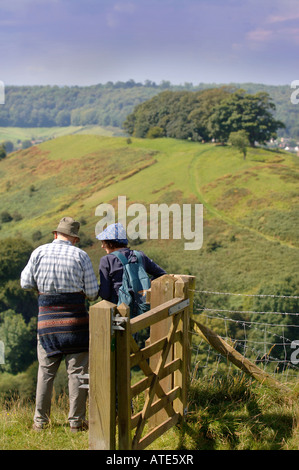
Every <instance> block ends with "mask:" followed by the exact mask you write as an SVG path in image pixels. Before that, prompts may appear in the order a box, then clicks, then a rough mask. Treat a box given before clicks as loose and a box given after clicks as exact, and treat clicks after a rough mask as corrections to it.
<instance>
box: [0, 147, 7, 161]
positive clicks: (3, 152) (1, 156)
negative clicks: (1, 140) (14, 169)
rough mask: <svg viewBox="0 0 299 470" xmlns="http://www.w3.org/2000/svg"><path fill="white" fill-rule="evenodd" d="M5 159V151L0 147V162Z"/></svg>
mask: <svg viewBox="0 0 299 470" xmlns="http://www.w3.org/2000/svg"><path fill="white" fill-rule="evenodd" d="M5 157H6V150H5V147H4V145H0V160H2V159H3V158H5Z"/></svg>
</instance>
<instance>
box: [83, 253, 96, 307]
mask: <svg viewBox="0 0 299 470" xmlns="http://www.w3.org/2000/svg"><path fill="white" fill-rule="evenodd" d="M84 292H85V295H86V297H87V298H88V299H89V300H96V299H97V298H98V296H99V284H98V281H97V278H96V275H95V273H94V270H93V267H92V263H91V260H90V258H89V256H88V255H87V256H86V258H85V263H84Z"/></svg>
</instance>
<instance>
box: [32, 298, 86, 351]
mask: <svg viewBox="0 0 299 470" xmlns="http://www.w3.org/2000/svg"><path fill="white" fill-rule="evenodd" d="M38 307H39V312H38V322H37V333H38V336H39V339H40V342H41V345H42V346H43V348H44V349H45V351H46V353H47V356H48V357H50V356H55V355H57V354H74V353H80V352H83V351H88V346H89V316H88V312H87V308H86V305H85V296H84V295H82V294H81V293H68V294H41V295H39V297H38Z"/></svg>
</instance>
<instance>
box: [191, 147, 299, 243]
mask: <svg viewBox="0 0 299 470" xmlns="http://www.w3.org/2000/svg"><path fill="white" fill-rule="evenodd" d="M209 151H210V149H209V148H208V149H202V150H200V151H199V152H198V153H197V154H196V155H195V156H194V157H193V158H192V160H191V161H190V164H189V167H188V172H189V181H190V183H191V189H192V191H193V192H194V194H195V195H196V196H197V197H198V199H199V201H200V203H201V204H203V206H204V208H205V209H207V210H208V211H209V212H210V214H211V215H213V216H215V217H217V218H219V219H221V220H223V221H224V222H226V223H227V224H229V225H233V226H236V227H238V228H241V229H243V230H249V231H250V232H252V233H254V234H255V235H258V236H260V237H263V238H264V239H266V240H267V241H270V242H276V243H277V242H278V243H280V245H282V246H287V247H288V248H293V249H298V247H296V246H294V245H292V244H291V243H289V242H286V241H283V240H279V239H278V238H275V237H271V236H270V235H266V234H264V233H262V232H260V231H259V230H256V229H254V228H252V227H249V226H248V225H244V224H241V223H240V222H238V221H237V220H235V219H233V218H231V217H229V216H227V215H226V214H224V213H223V212H221V211H220V210H218V209H216V208H215V207H214V206H213V205H212V204H210V203H209V202H207V201H206V199H205V197H204V195H203V194H202V192H201V191H200V187H201V185H200V160H201V158H202V156H203V155H204V154H205V153H206V152H209Z"/></svg>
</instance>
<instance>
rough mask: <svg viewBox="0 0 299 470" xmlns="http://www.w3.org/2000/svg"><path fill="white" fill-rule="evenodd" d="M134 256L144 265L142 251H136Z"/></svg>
mask: <svg viewBox="0 0 299 470" xmlns="http://www.w3.org/2000/svg"><path fill="white" fill-rule="evenodd" d="M134 255H136V257H137V260H138V263H140V264H142V265H143V261H142V256H141V253H140V251H137V250H134Z"/></svg>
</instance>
